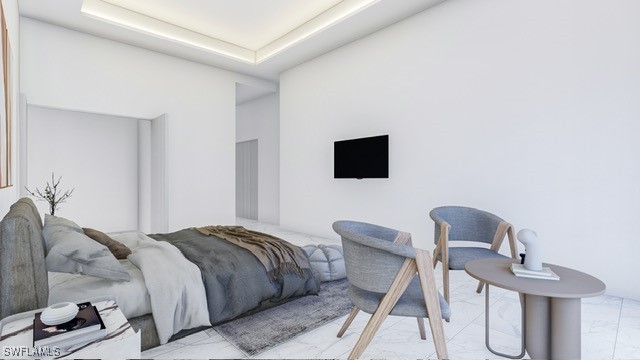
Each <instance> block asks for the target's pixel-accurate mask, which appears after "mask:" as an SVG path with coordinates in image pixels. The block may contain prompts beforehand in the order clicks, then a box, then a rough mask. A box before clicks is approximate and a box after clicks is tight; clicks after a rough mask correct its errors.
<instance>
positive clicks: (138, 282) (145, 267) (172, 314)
mask: <svg viewBox="0 0 640 360" xmlns="http://www.w3.org/2000/svg"><path fill="white" fill-rule="evenodd" d="M111 237H112V238H113V239H115V240H118V241H120V242H122V243H123V244H125V245H126V246H127V247H129V249H131V251H132V253H131V255H129V256H128V257H127V260H120V263H121V264H122V265H123V267H124V268H125V269H126V270H127V272H129V274H130V275H131V281H129V282H122V281H111V280H106V279H101V278H96V277H92V276H87V275H77V274H62V273H51V272H50V273H49V303H50V304H52V303H56V302H61V301H75V302H77V301H82V300H87V299H90V298H93V297H97V296H102V295H115V296H116V299H117V302H118V306H119V307H120V308H121V309H122V312H123V313H124V315H125V316H126V317H127V318H130V317H135V316H140V315H145V314H149V313H151V314H152V315H153V319H154V321H155V323H156V330H157V331H158V337H159V339H160V343H161V344H165V343H166V342H167V341H168V340H169V338H170V337H171V335H173V334H175V333H177V332H178V331H180V330H182V329H190V328H194V327H199V326H208V325H210V322H209V311H208V309H207V298H206V294H205V289H204V284H203V282H202V275H201V273H200V269H199V268H198V267H197V266H196V265H194V264H193V263H191V262H190V261H189V260H187V259H186V258H185V257H184V256H183V255H182V253H180V250H178V249H177V248H176V247H175V246H173V245H171V244H169V243H167V242H164V241H156V240H154V239H152V238H150V237H148V236H146V235H144V234H142V233H137V232H130V233H119V234H111Z"/></svg>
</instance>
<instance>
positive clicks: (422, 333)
mask: <svg viewBox="0 0 640 360" xmlns="http://www.w3.org/2000/svg"><path fill="white" fill-rule="evenodd" d="M416 319H417V320H418V330H419V331H420V339H422V340H427V332H426V331H425V330H424V319H423V318H421V317H419V318H416Z"/></svg>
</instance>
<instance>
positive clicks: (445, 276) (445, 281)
mask: <svg viewBox="0 0 640 360" xmlns="http://www.w3.org/2000/svg"><path fill="white" fill-rule="evenodd" d="M446 265H447V266H445V264H444V263H443V264H442V292H443V293H444V299H445V300H447V304H450V303H451V302H450V301H449V264H446Z"/></svg>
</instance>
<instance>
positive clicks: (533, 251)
mask: <svg viewBox="0 0 640 360" xmlns="http://www.w3.org/2000/svg"><path fill="white" fill-rule="evenodd" d="M517 237H518V241H520V242H521V243H522V244H523V245H524V247H525V253H526V254H527V256H525V258H524V267H525V268H526V269H527V270H533V271H541V270H542V250H541V248H540V243H539V242H538V234H536V232H535V231H533V230H531V229H522V230H520V231H518V235H517Z"/></svg>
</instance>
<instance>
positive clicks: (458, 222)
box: [429, 206, 504, 245]
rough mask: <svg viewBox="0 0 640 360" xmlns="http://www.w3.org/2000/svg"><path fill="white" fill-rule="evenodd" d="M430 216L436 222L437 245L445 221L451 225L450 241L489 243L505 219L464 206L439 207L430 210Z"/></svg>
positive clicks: (435, 236)
mask: <svg viewBox="0 0 640 360" xmlns="http://www.w3.org/2000/svg"><path fill="white" fill-rule="evenodd" d="M429 216H430V217H431V219H433V221H434V222H435V224H436V225H435V233H434V243H435V244H436V245H437V244H438V240H439V239H440V224H441V223H442V222H443V221H446V222H447V223H448V224H449V225H451V229H450V230H449V241H456V240H459V241H477V242H483V243H487V244H491V243H492V242H493V237H494V236H495V234H496V231H497V230H498V226H499V225H500V223H501V222H503V221H504V220H502V219H501V218H500V217H498V216H496V215H494V214H492V213H489V212H486V211H483V210H478V209H474V208H470V207H464V206H441V207H437V208H435V209H433V210H431V212H429Z"/></svg>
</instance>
